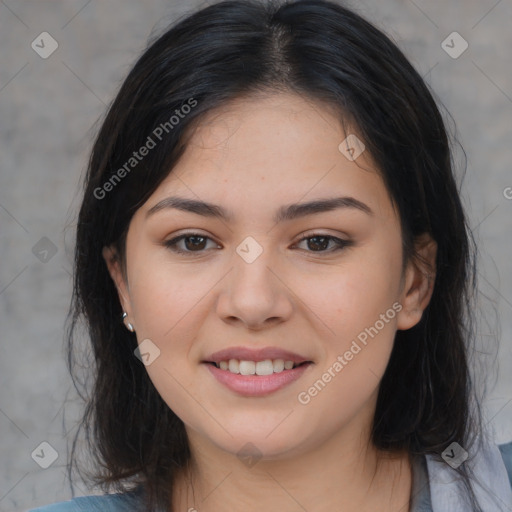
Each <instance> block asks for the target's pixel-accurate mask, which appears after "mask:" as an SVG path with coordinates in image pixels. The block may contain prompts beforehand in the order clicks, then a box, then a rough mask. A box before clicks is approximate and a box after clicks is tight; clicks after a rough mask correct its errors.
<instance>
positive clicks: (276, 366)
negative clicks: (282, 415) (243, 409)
mask: <svg viewBox="0 0 512 512" xmlns="http://www.w3.org/2000/svg"><path fill="white" fill-rule="evenodd" d="M205 363H206V364H209V365H212V366H215V367H216V368H218V369H220V370H224V371H226V372H229V373H233V374H240V375H260V376H264V375H272V374H274V373H282V372H286V371H289V370H293V369H295V368H298V367H299V366H304V365H308V364H312V361H303V362H301V363H294V362H293V361H285V360H283V359H265V360H264V361H246V360H238V359H230V360H228V361H220V362H218V363H216V362H213V361H205Z"/></svg>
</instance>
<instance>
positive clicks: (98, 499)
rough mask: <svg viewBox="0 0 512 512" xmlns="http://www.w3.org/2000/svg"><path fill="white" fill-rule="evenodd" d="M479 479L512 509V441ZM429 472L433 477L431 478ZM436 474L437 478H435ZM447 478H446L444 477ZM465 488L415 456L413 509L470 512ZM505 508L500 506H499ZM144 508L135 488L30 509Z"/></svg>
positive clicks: (101, 511) (492, 456) (486, 456)
mask: <svg viewBox="0 0 512 512" xmlns="http://www.w3.org/2000/svg"><path fill="white" fill-rule="evenodd" d="M474 467H475V468H476V469H477V472H476V473H477V475H478V476H479V481H480V482H481V481H482V480H481V478H483V479H484V480H485V483H486V484H487V488H488V489H489V490H490V492H491V494H493V495H494V496H495V497H497V499H498V503H501V505H496V504H492V503H491V502H488V501H487V498H486V496H485V495H483V494H482V495H479V494H478V492H479V491H478V489H480V488H481V486H476V488H477V489H476V492H477V497H478V498H479V500H480V499H481V500H482V502H481V503H482V504H483V508H482V510H483V511H484V512H505V511H507V512H508V511H510V510H512V441H511V442H509V443H506V444H502V445H498V446H496V445H492V446H491V447H489V449H488V450H486V451H485V453H483V454H481V455H479V457H477V458H476V461H475V465H474ZM429 475H431V477H430V478H429ZM432 475H435V476H436V479H433V478H432ZM445 475H446V476H447V478H445V481H443V478H444V476H445ZM463 492H464V490H463V489H462V488H459V487H457V482H456V481H455V480H454V479H453V470H451V468H450V467H449V466H448V464H446V463H445V462H438V461H435V460H434V459H433V458H432V457H430V456H429V455H427V456H423V457H416V458H415V459H414V464H413V483H412V504H411V511H410V512H458V511H459V510H460V511H461V512H467V510H463V509H462V505H461V502H462V500H461V499H460V497H461V493H463ZM500 506H501V507H502V508H499V507H500ZM138 510H141V508H140V494H137V493H136V492H135V491H134V492H131V493H125V494H106V495H103V496H84V497H80V498H74V499H73V500H71V501H63V502H60V503H55V504H53V505H47V506H45V507H40V508H36V509H32V510H30V511H29V512H96V511H97V512H133V511H138Z"/></svg>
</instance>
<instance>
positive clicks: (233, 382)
mask: <svg viewBox="0 0 512 512" xmlns="http://www.w3.org/2000/svg"><path fill="white" fill-rule="evenodd" d="M203 364H205V365H206V366H207V367H208V370H210V372H211V373H212V375H213V376H214V377H215V378H216V379H217V380H218V381H219V382H220V383H221V384H224V385H225V386H226V387H228V388H229V389H231V391H234V392H235V393H239V394H240V395H243V396H264V395H268V394H270V393H273V392H274V391H277V390H279V389H282V388H284V387H285V386H287V385H288V384H291V383H292V382H293V381H295V380H297V379H299V378H300V377H301V376H302V374H303V373H304V372H305V371H306V370H307V369H308V368H309V367H310V366H311V365H312V363H307V364H303V365H301V366H297V367H296V368H292V369H291V370H283V371H282V372H279V373H272V374H271V375H240V374H238V373H231V372H230V371H228V370H221V369H220V368H217V367H216V366H215V365H213V364H210V363H203Z"/></svg>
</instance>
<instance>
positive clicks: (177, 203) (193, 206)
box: [146, 196, 373, 224]
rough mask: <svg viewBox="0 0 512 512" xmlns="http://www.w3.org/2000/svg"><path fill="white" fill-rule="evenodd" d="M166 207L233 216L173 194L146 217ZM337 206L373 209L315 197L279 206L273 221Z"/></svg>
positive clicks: (358, 203)
mask: <svg viewBox="0 0 512 512" xmlns="http://www.w3.org/2000/svg"><path fill="white" fill-rule="evenodd" d="M168 208H171V209H177V210H181V211H185V212H190V213H195V214H197V215H202V216H203V217H213V218H218V219H222V220H224V221H226V222H231V221H232V220H233V218H234V216H233V214H232V213H231V212H229V211H228V210H226V209H225V208H223V207H222V206H219V205H216V204H212V203H207V202H204V201H197V200H195V199H187V198H184V197H176V196H173V197H166V198H165V199H162V200H161V201H159V202H158V203H156V204H155V205H154V206H153V207H151V208H150V209H149V210H148V211H147V213H146V219H147V218H148V217H150V216H151V215H153V214H155V213H156V212H159V211H161V210H164V209H168ZM339 208H354V209H357V210H360V211H362V212H364V213H366V214H368V215H373V211H372V210H371V208H370V207H369V206H368V205H367V204H365V203H363V202H361V201H359V200H358V199H355V198H354V197H335V198H332V199H317V200H315V201H310V202H307V203H294V204H289V205H285V206H281V207H280V208H279V209H278V210H277V212H276V214H275V215H274V218H273V222H275V223H276V224H277V223H279V222H284V221H290V220H294V219H297V218H300V217H305V216H307V215H312V214H315V213H323V212H328V211H332V210H336V209H339Z"/></svg>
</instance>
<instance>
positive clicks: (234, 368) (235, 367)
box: [228, 359, 240, 373]
mask: <svg viewBox="0 0 512 512" xmlns="http://www.w3.org/2000/svg"><path fill="white" fill-rule="evenodd" d="M228 369H229V371H230V372H231V373H240V371H239V363H238V359H230V360H229V363H228Z"/></svg>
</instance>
